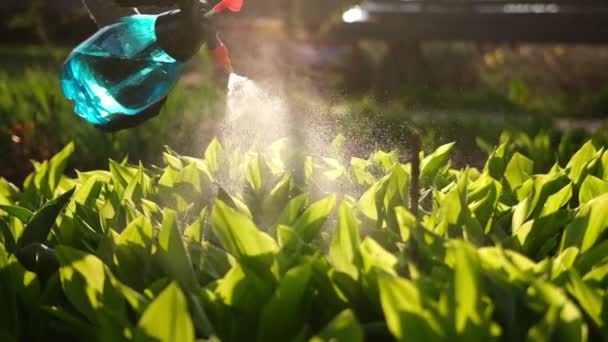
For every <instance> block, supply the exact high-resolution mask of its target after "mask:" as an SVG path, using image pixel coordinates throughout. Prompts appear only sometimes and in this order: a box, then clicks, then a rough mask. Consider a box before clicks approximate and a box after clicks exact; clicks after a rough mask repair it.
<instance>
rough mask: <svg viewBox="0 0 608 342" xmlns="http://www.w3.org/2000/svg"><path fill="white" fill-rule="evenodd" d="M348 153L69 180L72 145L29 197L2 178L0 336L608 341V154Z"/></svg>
mask: <svg viewBox="0 0 608 342" xmlns="http://www.w3.org/2000/svg"><path fill="white" fill-rule="evenodd" d="M343 142H344V141H343V138H342V137H339V138H337V139H336V140H335V141H334V144H333V145H332V148H331V149H329V150H331V151H333V152H332V154H331V156H318V155H310V156H306V157H305V162H304V163H300V162H298V161H297V160H295V159H294V158H296V157H297V156H299V155H301V154H299V153H287V152H289V151H291V150H292V149H293V148H295V147H294V146H293V145H294V144H292V143H291V142H290V141H287V140H281V141H278V142H276V143H274V144H272V145H271V146H267V147H266V148H265V149H262V150H260V149H258V150H256V151H235V150H232V149H231V148H229V147H225V146H222V145H221V144H220V143H219V142H218V141H216V140H214V141H213V142H212V143H211V144H210V145H209V147H208V148H207V150H206V152H205V153H204V157H202V158H193V157H187V156H183V155H179V154H177V153H175V152H173V151H172V150H170V149H167V151H166V152H165V153H164V155H163V159H164V160H165V165H164V166H163V167H151V168H148V167H145V166H144V165H142V164H141V163H140V164H136V165H132V164H129V163H128V162H127V161H123V162H114V161H111V162H110V165H109V169H108V170H95V171H88V172H78V173H77V174H76V175H75V176H73V177H68V176H65V175H64V171H65V169H66V166H67V164H68V163H67V160H68V158H69V156H70V155H71V154H72V153H73V152H74V148H73V146H72V145H68V146H67V147H66V148H65V149H64V150H63V151H62V152H60V153H59V154H57V155H56V156H55V157H53V158H52V159H51V160H49V161H47V162H44V163H41V164H36V170H35V171H34V172H33V173H32V174H31V175H30V176H28V178H27V180H26V181H25V182H24V184H23V186H22V187H21V188H17V187H15V186H14V185H12V184H11V183H9V182H7V181H5V180H2V179H0V301H1V302H2V303H3V305H2V308H0V337H2V340H3V341H24V340H27V341H38V340H48V339H52V340H53V339H62V340H68V341H71V340H74V341H80V340H85V339H97V340H103V341H105V340H112V341H194V340H195V339H198V340H205V341H250V340H257V341H288V340H293V341H307V340H308V341H315V342H318V341H363V340H368V341H394V340H399V341H406V340H429V341H487V340H508V341H521V340H530V341H550V340H567V341H590V340H602V339H607V338H608V328H607V325H606V324H607V323H606V322H607V319H608V316H607V312H608V311H607V309H606V303H608V301H607V299H608V293H607V291H606V288H608V257H607V255H606V253H605V251H606V250H607V248H608V239H607V238H608V233H607V231H608V224H607V222H608V220H606V218H605V215H606V214H605V213H606V212H607V210H606V208H605V207H606V206H607V205H608V197H607V196H608V195H607V193H608V186H606V182H608V175H607V174H606V172H605V170H606V169H607V168H608V164H607V163H608V155H607V154H606V151H605V149H604V148H603V147H601V146H599V147H598V146H596V145H594V144H592V143H591V142H589V143H587V144H585V145H584V146H582V147H581V148H580V149H578V151H577V152H576V153H574V155H573V156H572V157H571V158H570V160H569V161H567V162H566V163H565V164H564V165H563V166H560V165H561V164H558V163H556V164H555V165H554V166H553V167H551V168H550V169H549V170H548V171H545V172H542V173H540V172H538V171H536V170H537V169H536V166H535V163H536V162H537V161H536V160H535V157H530V155H529V154H528V156H525V155H524V153H523V152H522V153H520V152H514V150H513V149H512V148H511V146H510V145H509V142H505V143H504V144H502V145H500V146H498V147H496V148H494V149H493V151H492V152H491V155H490V157H489V159H488V161H487V164H486V165H485V167H484V168H483V169H476V168H472V167H469V168H464V169H456V168H453V167H452V166H451V164H450V158H449V154H450V152H451V150H452V149H453V145H452V144H449V145H445V146H442V147H440V148H438V149H437V150H436V151H435V152H433V153H430V154H428V155H426V156H425V155H420V156H416V158H419V159H420V162H416V163H411V161H410V162H405V163H404V161H403V160H402V159H401V158H400V156H399V154H398V153H397V152H396V151H393V152H382V151H377V152H374V153H372V154H371V155H370V156H369V158H366V159H362V158H352V159H350V160H348V159H346V158H343V157H342V155H343V154H342V153H341V152H340V146H342V145H343ZM294 165H296V166H294ZM297 165H301V167H303V168H304V170H303V172H301V174H303V175H304V176H303V177H302V178H298V179H296V178H294V177H293V176H292V172H298V170H294V167H297ZM413 165H420V170H419V172H412V171H413V170H412V168H413ZM413 175H420V179H419V182H414V181H412V177H413ZM415 184H420V189H417V188H414V189H411V187H412V186H414V187H417V185H415ZM328 189H331V190H328ZM411 191H414V192H419V195H420V196H413V197H415V198H417V199H419V200H418V201H417V202H416V203H410V202H411V201H412V199H411V197H410V194H412V192H411ZM412 206H414V207H417V208H418V214H417V215H415V214H412V212H410V210H409V209H408V208H412Z"/></svg>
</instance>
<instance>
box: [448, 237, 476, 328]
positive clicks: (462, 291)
mask: <svg viewBox="0 0 608 342" xmlns="http://www.w3.org/2000/svg"><path fill="white" fill-rule="evenodd" d="M452 243H453V245H452V248H451V249H449V251H450V252H451V257H452V258H453V262H454V299H455V304H456V312H455V315H456V317H455V319H456V331H457V332H458V333H463V332H464V330H465V329H466V328H467V324H468V323H469V321H471V322H472V323H473V324H474V325H479V324H480V323H481V318H480V317H479V309H478V307H479V302H480V297H481V291H480V289H479V260H478V257H477V253H476V251H475V249H474V248H473V247H472V246H471V245H470V244H467V243H466V242H462V241H453V242H452Z"/></svg>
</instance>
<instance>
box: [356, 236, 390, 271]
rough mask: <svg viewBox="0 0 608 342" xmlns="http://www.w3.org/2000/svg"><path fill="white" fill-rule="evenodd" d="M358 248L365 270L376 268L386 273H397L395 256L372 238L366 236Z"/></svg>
mask: <svg viewBox="0 0 608 342" xmlns="http://www.w3.org/2000/svg"><path fill="white" fill-rule="evenodd" d="M360 248H361V249H360V250H361V259H362V261H363V268H364V269H365V270H366V271H367V272H369V271H371V270H372V269H374V268H378V269H381V270H382V271H384V272H386V273H388V274H395V275H396V274H397V273H396V272H395V267H396V266H397V257H396V256H394V255H393V254H392V253H390V252H388V251H387V250H386V249H384V248H382V246H380V244H378V243H377V242H376V241H375V240H374V239H372V238H369V237H366V238H365V240H363V242H362V243H361V247H360Z"/></svg>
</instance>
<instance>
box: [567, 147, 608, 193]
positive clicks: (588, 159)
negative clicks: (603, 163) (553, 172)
mask: <svg viewBox="0 0 608 342" xmlns="http://www.w3.org/2000/svg"><path fill="white" fill-rule="evenodd" d="M602 152H603V150H602V151H598V150H596V149H595V146H593V142H591V141H588V142H587V143H586V144H585V145H583V147H581V148H580V149H579V150H578V151H577V152H576V153H575V154H574V155H573V156H572V158H571V159H570V161H569V162H568V164H567V165H566V170H569V174H568V176H569V177H570V179H572V181H573V182H574V184H580V183H581V181H582V180H583V177H584V176H585V175H586V172H585V171H586V169H588V168H589V167H590V166H591V165H592V163H594V162H595V161H596V160H597V159H598V158H599V157H600V155H601V154H602Z"/></svg>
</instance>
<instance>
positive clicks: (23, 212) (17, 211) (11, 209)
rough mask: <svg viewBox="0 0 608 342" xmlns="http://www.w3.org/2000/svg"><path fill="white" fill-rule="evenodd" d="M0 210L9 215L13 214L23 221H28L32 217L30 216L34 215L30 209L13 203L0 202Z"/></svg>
mask: <svg viewBox="0 0 608 342" xmlns="http://www.w3.org/2000/svg"><path fill="white" fill-rule="evenodd" d="M0 210H3V211H5V212H6V213H7V214H9V215H11V216H15V217H16V218H18V219H19V220H20V221H21V222H23V223H28V222H29V221H30V219H31V218H32V216H33V215H34V213H32V212H31V211H30V210H28V209H26V208H22V207H17V206H14V205H5V204H0Z"/></svg>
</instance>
